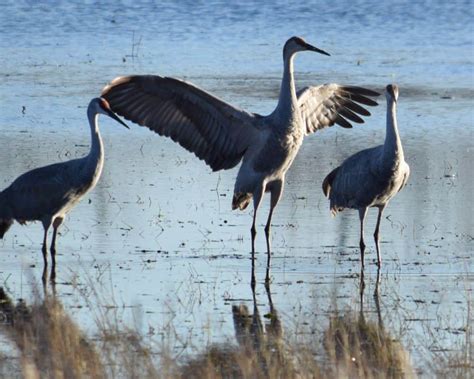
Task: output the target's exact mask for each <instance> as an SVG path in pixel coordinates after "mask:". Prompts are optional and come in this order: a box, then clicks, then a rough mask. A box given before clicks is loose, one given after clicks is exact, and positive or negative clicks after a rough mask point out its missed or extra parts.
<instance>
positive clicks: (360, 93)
mask: <svg viewBox="0 0 474 379" xmlns="http://www.w3.org/2000/svg"><path fill="white" fill-rule="evenodd" d="M300 51H313V52H317V53H320V54H324V55H329V54H328V53H326V52H325V51H323V50H320V49H318V48H316V47H314V46H312V45H310V44H309V43H307V42H305V41H304V40H303V39H302V38H299V37H292V38H290V39H289V40H288V41H287V42H286V43H285V46H284V48H283V63H284V66H283V79H282V84H281V89H280V96H279V99H278V104H277V107H276V108H275V110H274V111H273V113H271V114H270V115H268V116H260V115H257V114H253V113H248V112H246V111H244V110H241V109H238V108H236V107H234V106H232V105H230V104H228V103H226V102H224V101H222V100H220V99H218V98H217V97H214V96H213V95H211V94H209V93H207V92H205V91H203V90H201V89H199V88H197V87H196V86H194V85H192V84H191V83H187V82H184V81H181V80H178V79H175V78H169V77H161V76H152V75H138V76H126V77H119V78H116V79H114V80H113V81H112V82H111V83H110V84H108V85H107V86H106V87H105V88H104V89H103V91H102V95H101V96H102V97H104V98H105V99H106V100H107V101H108V102H109V103H110V106H111V108H112V110H113V111H114V112H116V113H117V114H119V115H121V116H123V117H125V118H126V119H127V120H131V121H133V122H135V123H138V124H139V125H142V126H147V127H148V128H150V129H151V130H153V131H155V132H156V133H158V134H160V135H164V136H167V137H170V138H171V139H172V140H173V141H175V142H178V143H179V144H180V145H181V146H183V147H184V148H185V149H187V150H189V151H190V152H193V153H194V154H195V155H196V156H197V157H198V158H199V159H202V160H204V161H205V162H206V164H208V165H209V166H210V167H211V168H212V169H213V170H214V171H218V170H225V169H230V168H232V167H235V166H236V165H237V164H238V163H239V162H240V161H242V165H241V166H240V170H239V173H238V175H237V180H236V182H235V188H234V196H233V199H232V209H240V210H243V209H245V208H246V207H247V206H248V204H249V203H250V201H251V200H252V199H253V206H254V212H253V222H252V228H251V236H252V284H254V283H255V277H254V257H255V236H256V228H255V222H256V215H257V210H258V207H259V205H260V201H261V200H262V197H263V194H264V193H265V192H270V193H271V200H270V212H269V215H268V219H267V223H266V226H265V235H266V243H267V271H266V278H265V281H266V282H267V283H268V282H269V268H270V256H271V246H270V225H271V219H272V215H273V211H274V209H275V206H276V205H277V203H278V201H279V200H280V196H281V194H282V192H283V186H284V182H285V174H286V172H287V170H288V169H289V168H290V166H291V164H292V163H293V160H294V158H295V156H296V154H297V153H298V150H299V149H300V147H301V144H302V143H303V138H304V136H305V135H308V134H311V133H313V132H315V131H317V130H320V129H323V128H325V127H328V126H332V125H333V124H334V123H337V124H339V125H341V126H343V127H346V128H350V127H351V124H350V122H349V121H348V120H350V121H354V122H357V123H363V122H364V121H363V120H362V118H361V117H359V116H358V115H357V113H358V114H360V115H362V116H369V115H370V113H369V112H368V111H367V110H366V109H365V108H364V107H362V106H361V105H359V104H358V103H362V104H365V105H377V103H376V102H375V101H373V100H372V99H370V98H369V97H371V96H378V93H376V92H374V91H371V90H368V89H364V88H359V87H346V86H340V85H338V84H325V85H321V86H317V87H307V88H304V89H303V90H301V91H299V92H296V90H295V81H294V77H293V58H294V56H295V54H296V53H298V52H300ZM346 118H347V119H348V120H346Z"/></svg>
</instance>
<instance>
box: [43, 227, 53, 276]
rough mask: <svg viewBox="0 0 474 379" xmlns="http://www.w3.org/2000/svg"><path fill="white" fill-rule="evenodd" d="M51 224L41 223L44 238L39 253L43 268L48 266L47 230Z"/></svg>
mask: <svg viewBox="0 0 474 379" xmlns="http://www.w3.org/2000/svg"><path fill="white" fill-rule="evenodd" d="M50 224H51V223H49V222H43V228H44V236H43V247H42V248H41V251H42V253H43V262H44V266H45V267H47V266H48V229H49V226H50Z"/></svg>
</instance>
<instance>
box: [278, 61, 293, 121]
mask: <svg viewBox="0 0 474 379" xmlns="http://www.w3.org/2000/svg"><path fill="white" fill-rule="evenodd" d="M293 58H294V54H285V55H284V57H283V79H282V80H281V88H280V97H279V99H278V105H277V107H276V109H275V113H277V114H278V115H279V116H280V117H291V116H292V115H293V114H294V113H295V110H296V107H297V102H296V90H295V79H294V76H293Z"/></svg>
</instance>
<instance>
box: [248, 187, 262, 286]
mask: <svg viewBox="0 0 474 379" xmlns="http://www.w3.org/2000/svg"><path fill="white" fill-rule="evenodd" d="M262 197H263V187H260V188H259V189H257V190H256V191H255V192H254V193H253V220H252V227H251V228H250V234H251V237H252V277H251V281H250V285H251V286H252V288H255V283H256V280H255V237H256V236H257V228H256V227H255V223H256V220H257V211H258V207H259V206H260V202H261V200H262Z"/></svg>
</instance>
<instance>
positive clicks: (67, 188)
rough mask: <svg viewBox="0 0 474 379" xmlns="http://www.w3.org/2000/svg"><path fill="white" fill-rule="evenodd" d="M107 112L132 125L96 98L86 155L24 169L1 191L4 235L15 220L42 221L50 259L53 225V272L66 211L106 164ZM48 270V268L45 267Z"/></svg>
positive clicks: (0, 233)
mask: <svg viewBox="0 0 474 379" xmlns="http://www.w3.org/2000/svg"><path fill="white" fill-rule="evenodd" d="M99 114H105V115H107V116H109V117H112V118H113V119H114V120H117V121H118V122H119V123H121V124H122V125H124V126H125V127H127V128H128V126H127V125H126V124H125V123H124V122H123V121H122V120H120V119H119V118H118V117H117V116H116V115H115V114H114V113H113V112H112V111H111V110H110V106H109V104H108V103H107V101H106V100H104V99H102V98H95V99H92V100H91V101H90V103H89V106H88V108H87V117H88V119H89V125H90V130H91V148H90V151H89V154H87V155H86V156H85V157H83V158H79V159H73V160H70V161H67V162H60V163H56V164H52V165H48V166H44V167H39V168H36V169H33V170H31V171H28V172H26V173H24V174H23V175H21V176H19V177H18V178H17V179H15V180H14V181H13V183H12V184H10V186H9V187H8V188H6V189H4V190H3V191H2V192H0V238H2V239H3V237H4V235H5V233H6V232H7V231H8V229H9V228H10V226H11V225H12V224H13V222H14V221H17V222H19V223H20V224H22V225H23V224H25V223H26V222H28V221H41V223H42V224H43V228H44V237H43V247H42V252H43V260H44V266H45V268H46V267H47V265H48V260H47V251H48V248H47V236H48V229H49V228H50V227H51V225H52V226H53V238H52V241H51V262H52V272H54V268H55V266H56V235H57V232H58V228H59V226H60V225H61V224H62V222H63V220H64V218H65V216H66V214H67V213H68V212H69V211H70V210H71V209H72V208H73V207H74V206H75V205H76V204H77V203H78V202H79V201H80V200H81V198H82V197H83V196H84V195H85V194H86V193H87V192H88V191H90V190H91V189H93V188H94V187H95V185H96V184H97V182H98V180H99V178H100V174H101V173H102V167H103V165H104V147H103V143H102V138H101V136H100V132H99V124H98V115H99ZM44 273H45V271H44Z"/></svg>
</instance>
